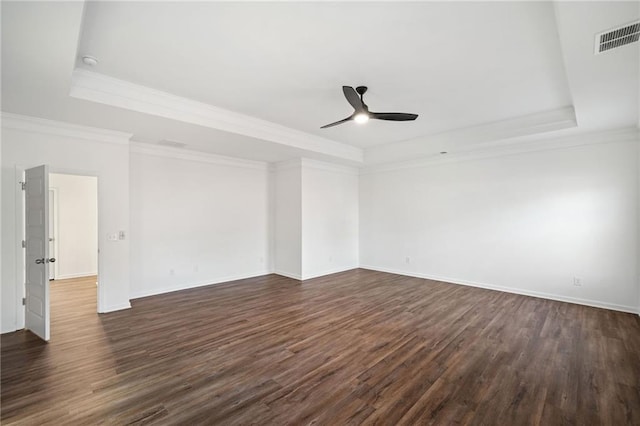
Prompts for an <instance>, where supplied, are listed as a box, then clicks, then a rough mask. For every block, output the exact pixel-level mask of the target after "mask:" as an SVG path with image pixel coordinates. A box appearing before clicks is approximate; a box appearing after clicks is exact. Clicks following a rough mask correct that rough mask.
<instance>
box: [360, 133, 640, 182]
mask: <svg viewBox="0 0 640 426" xmlns="http://www.w3.org/2000/svg"><path fill="white" fill-rule="evenodd" d="M609 143H639V144H640V130H639V129H637V128H623V129H613V130H606V131H601V132H590V133H580V134H575V135H570V136H565V137H555V138H545V139H543V140H539V139H538V140H529V141H526V142H521V143H515V144H509V143H506V142H502V143H498V142H497V143H495V144H493V145H491V146H487V145H481V146H480V147H478V148H476V149H473V150H472V149H468V150H466V151H464V150H463V151H459V152H455V153H450V154H447V155H446V156H443V155H440V154H432V155H430V156H426V157H422V158H419V159H415V160H408V161H399V162H394V163H385V164H377V165H371V166H365V167H362V168H361V169H360V174H361V175H367V174H373V173H381V172H392V171H396V170H403V169H413V168H421V167H427V166H436V165H441V164H448V163H458V162H462V161H473V160H481V159H485V158H495V157H503V156H508V155H517V154H526V153H530V152H537V151H550V150H557V149H567V148H575V147H579V146H585V145H596V144H609Z"/></svg>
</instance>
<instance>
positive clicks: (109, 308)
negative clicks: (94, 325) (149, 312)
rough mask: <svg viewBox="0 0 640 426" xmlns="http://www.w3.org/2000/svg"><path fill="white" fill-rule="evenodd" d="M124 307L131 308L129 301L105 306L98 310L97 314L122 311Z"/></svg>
mask: <svg viewBox="0 0 640 426" xmlns="http://www.w3.org/2000/svg"><path fill="white" fill-rule="evenodd" d="M125 309H131V303H130V302H126V303H122V304H120V305H111V306H107V307H106V308H105V309H104V310H99V311H98V313H99V314H108V313H109V312H116V311H123V310H125Z"/></svg>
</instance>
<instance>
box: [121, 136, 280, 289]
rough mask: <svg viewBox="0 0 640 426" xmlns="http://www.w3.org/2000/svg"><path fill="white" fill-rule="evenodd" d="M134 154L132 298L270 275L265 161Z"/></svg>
mask: <svg viewBox="0 0 640 426" xmlns="http://www.w3.org/2000/svg"><path fill="white" fill-rule="evenodd" d="M171 153H174V154H175V153H176V150H171V149H167V150H159V149H155V150H149V149H146V148H144V149H142V148H140V147H139V146H138V148H135V147H134V148H132V152H131V172H130V173H131V193H130V195H131V297H132V298H136V297H142V296H146V295H150V294H157V293H164V292H167V291H173V290H179V289H184V288H189V287H194V286H199V285H207V284H213V283H217V282H223V281H229V280H234V279H239V278H246V277H250V276H256V275H263V274H267V273H268V272H269V270H268V266H267V265H268V261H269V259H268V256H269V210H268V208H269V206H268V170H267V165H266V163H259V162H249V161H242V160H237V161H229V160H226V161H225V162H221V161H220V160H219V157H215V156H208V155H206V154H203V155H198V156H197V157H190V158H184V159H178V158H169V157H167V155H172V154H171Z"/></svg>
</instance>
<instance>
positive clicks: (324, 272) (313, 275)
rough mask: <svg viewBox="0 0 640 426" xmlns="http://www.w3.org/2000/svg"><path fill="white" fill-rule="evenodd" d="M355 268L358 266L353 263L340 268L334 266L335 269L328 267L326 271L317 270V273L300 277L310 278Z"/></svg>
mask: <svg viewBox="0 0 640 426" xmlns="http://www.w3.org/2000/svg"><path fill="white" fill-rule="evenodd" d="M357 268H358V266H357V265H354V266H348V267H340V268H335V269H328V270H326V271H322V272H318V273H315V274H309V275H304V276H303V277H302V279H303V280H310V279H312V278H319V277H324V276H325V275H331V274H337V273H338V272H345V271H350V270H352V269H357Z"/></svg>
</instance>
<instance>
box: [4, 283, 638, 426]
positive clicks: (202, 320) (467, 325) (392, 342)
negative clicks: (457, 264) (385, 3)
mask: <svg viewBox="0 0 640 426" xmlns="http://www.w3.org/2000/svg"><path fill="white" fill-rule="evenodd" d="M95 292H96V288H95V279H88V280H86V279H85V280H70V281H56V282H54V283H52V291H51V299H52V317H51V318H52V321H51V326H52V329H51V342H49V343H48V344H45V343H42V342H41V341H39V340H38V339H37V338H36V337H34V336H33V335H31V334H30V333H28V332H25V331H19V332H16V333H10V334H5V335H2V401H1V404H2V405H1V408H2V423H3V424H11V423H21V424H83V425H85V424H129V423H137V424H142V423H152V424H182V425H192V424H225V425H235V424H261V425H266V424H276V425H280V424H309V423H313V424H326V425H342V424H389V425H395V424H439V425H449V424H485V425H524V424H541V425H555V424H576V425H598V424H605V425H638V424H640V319H639V317H638V316H637V315H632V314H625V313H620V312H613V311H608V310H604V309H596V308H589V307H585V306H579V305H572V304H568V303H561V302H553V301H549V300H544V299H537V298H532V297H526V296H518V295H513V294H507V293H501V292H496V291H489V290H483V289H477V288H471V287H464V286H458V285H452V284H445V283H439V282H434V281H429V280H423V279H417V278H408V277H403V276H399V275H392V274H386V273H381V272H373V271H366V270H353V271H349V272H344V273H340V274H335V275H331V276H327V277H322V278H318V279H314V280H309V281H305V282H303V283H300V282H297V281H294V280H291V279H288V278H283V277H279V276H276V275H269V276H264V277H260V278H254V279H247V280H242V281H236V282H233V283H228V284H221V285H216V286H209V287H201V288H197V289H192V290H186V291H181V292H176V293H170V294H165V295H160V296H154V297H148V298H144V299H138V300H134V301H133V302H132V305H133V308H132V309H130V310H126V311H120V312H114V313H110V314H105V315H97V314H96V313H95Z"/></svg>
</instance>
